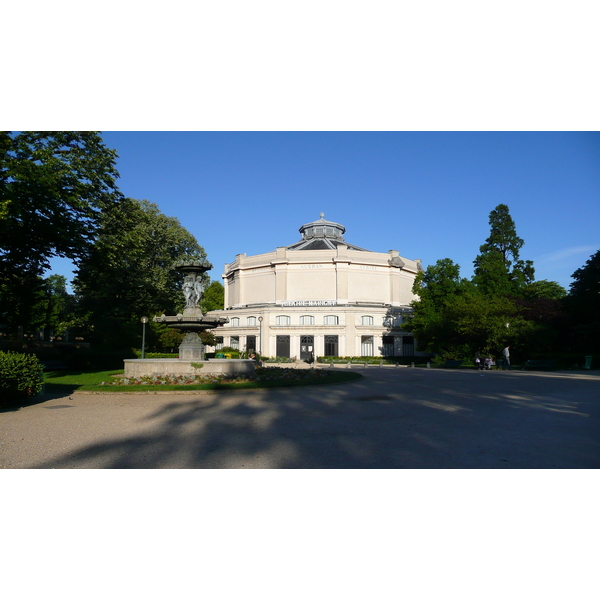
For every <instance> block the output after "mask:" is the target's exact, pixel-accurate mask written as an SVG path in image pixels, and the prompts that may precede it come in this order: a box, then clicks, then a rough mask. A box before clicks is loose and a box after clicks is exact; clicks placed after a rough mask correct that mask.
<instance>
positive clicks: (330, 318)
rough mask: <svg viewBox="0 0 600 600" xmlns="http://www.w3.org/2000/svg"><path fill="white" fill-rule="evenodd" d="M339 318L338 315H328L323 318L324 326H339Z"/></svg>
mask: <svg viewBox="0 0 600 600" xmlns="http://www.w3.org/2000/svg"><path fill="white" fill-rule="evenodd" d="M338 323H339V317H338V316H337V315H327V316H325V317H323V325H337V324H338Z"/></svg>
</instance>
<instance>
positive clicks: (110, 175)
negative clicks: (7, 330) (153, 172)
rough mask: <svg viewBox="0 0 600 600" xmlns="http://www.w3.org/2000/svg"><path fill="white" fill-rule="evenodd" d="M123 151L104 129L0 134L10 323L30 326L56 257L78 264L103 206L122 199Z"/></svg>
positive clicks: (3, 295) (4, 284)
mask: <svg viewBox="0 0 600 600" xmlns="http://www.w3.org/2000/svg"><path fill="white" fill-rule="evenodd" d="M116 157H117V155H116V152H115V151H114V150H109V149H108V148H106V147H105V146H104V144H103V142H102V138H101V137H100V136H99V135H98V133H97V132H73V131H57V132H22V133H19V134H16V135H15V134H11V133H9V132H0V282H1V284H0V312H2V313H4V315H5V318H6V320H7V322H8V325H9V327H11V328H13V329H14V328H15V327H16V326H17V325H24V326H26V327H27V326H30V325H31V323H29V322H26V319H27V316H28V315H31V314H32V303H34V302H35V301H36V296H35V290H37V288H39V281H38V279H37V278H38V277H40V276H41V275H42V274H43V272H44V271H45V270H46V269H47V268H48V267H49V259H50V258H51V257H53V256H62V257H67V258H70V259H72V260H74V261H76V262H77V261H78V260H80V259H81V258H82V257H83V256H84V255H85V254H86V252H87V251H88V249H89V247H90V245H91V244H92V243H93V241H94V239H95V236H96V232H97V227H98V223H99V218H100V214H101V211H102V210H104V209H106V208H108V207H110V206H113V205H115V204H117V203H118V201H119V200H120V197H121V196H120V193H119V192H118V190H117V187H116V183H115V182H116V179H117V178H118V176H119V175H118V173H117V171H116V168H115V161H116ZM36 282H37V283H36ZM38 291H39V290H38Z"/></svg>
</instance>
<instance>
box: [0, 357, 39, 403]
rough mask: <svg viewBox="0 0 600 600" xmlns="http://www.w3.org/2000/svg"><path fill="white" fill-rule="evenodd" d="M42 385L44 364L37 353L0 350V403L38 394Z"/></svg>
mask: <svg viewBox="0 0 600 600" xmlns="http://www.w3.org/2000/svg"><path fill="white" fill-rule="evenodd" d="M42 385H43V373H42V366H41V365H40V361H39V360H38V358H37V356H36V355H35V354H20V353H18V352H0V404H8V403H9V402H12V401H14V400H16V399H19V398H24V397H27V396H37V394H39V393H40V392H41V391H42Z"/></svg>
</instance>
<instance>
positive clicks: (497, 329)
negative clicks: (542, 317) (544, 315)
mask: <svg viewBox="0 0 600 600" xmlns="http://www.w3.org/2000/svg"><path fill="white" fill-rule="evenodd" d="M413 292H414V293H415V294H417V295H418V296H419V300H417V301H414V302H412V303H411V306H412V308H413V314H412V316H411V317H409V318H408V319H407V322H406V323H405V324H404V325H403V327H404V329H406V330H407V331H410V332H412V333H413V334H414V335H415V337H416V339H417V344H418V347H419V349H420V350H426V351H429V352H432V353H436V354H439V355H440V356H441V357H442V359H449V358H460V359H470V358H472V357H473V356H474V354H475V351H476V350H479V351H480V352H482V353H490V352H491V353H494V354H497V353H498V352H499V351H500V350H501V349H502V347H503V346H504V345H505V344H506V343H507V342H508V341H510V344H511V346H513V347H515V346H516V347H519V345H520V344H521V343H522V342H521V340H522V339H523V337H524V335H525V334H526V332H527V331H529V330H531V325H530V324H529V323H528V322H527V320H526V319H525V318H524V317H523V315H522V309H521V308H520V307H519V306H517V305H516V304H515V303H514V302H513V301H512V300H511V299H510V298H508V297H505V296H503V295H493V296H490V295H487V294H485V293H484V292H483V291H482V290H481V289H480V288H478V287H477V286H476V285H474V284H473V283H472V282H470V281H468V280H466V279H461V278H460V273H459V266H458V265H456V264H454V263H453V262H452V261H451V260H450V259H447V258H446V259H442V260H438V261H437V262H436V264H435V265H432V266H429V267H428V268H427V270H426V271H424V272H422V273H419V274H418V275H417V277H416V279H415V284H414V286H413ZM507 325H508V326H507Z"/></svg>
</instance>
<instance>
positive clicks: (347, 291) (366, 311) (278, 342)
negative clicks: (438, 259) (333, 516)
mask: <svg viewBox="0 0 600 600" xmlns="http://www.w3.org/2000/svg"><path fill="white" fill-rule="evenodd" d="M345 231H346V229H345V227H344V226H343V225H340V224H339V223H334V222H332V221H326V220H325V218H324V215H323V213H321V218H320V219H319V220H317V221H314V222H312V223H307V224H306V225H302V227H300V233H301V235H302V239H301V240H300V241H299V242H297V243H295V244H291V245H290V246H284V247H280V248H277V249H275V250H274V251H272V252H268V253H266V254H257V255H254V256H246V254H238V255H237V256H236V258H235V261H234V262H232V263H230V264H226V265H225V273H224V274H223V280H224V287H225V309H224V310H219V311H211V312H210V313H209V314H210V315H211V316H224V317H228V318H229V323H227V324H226V325H224V326H223V327H220V328H218V329H216V330H214V332H213V333H214V334H215V335H216V336H217V340H218V345H217V350H218V349H219V348H222V347H223V346H231V347H233V348H238V349H240V350H247V351H252V350H255V351H258V352H260V353H261V354H262V355H264V356H285V357H296V358H299V359H307V358H310V357H311V356H314V357H317V356H413V355H415V346H414V340H413V338H412V336H411V335H410V334H409V333H408V332H405V331H403V330H402V327H401V325H402V321H403V319H404V318H405V316H406V315H407V313H409V312H410V307H409V303H410V302H411V300H413V299H414V298H415V296H414V295H413V293H412V291H411V289H412V285H413V281H414V279H415V276H416V274H417V273H418V272H419V270H421V269H422V267H421V261H420V260H419V259H417V260H410V259H407V258H404V257H401V256H400V255H399V253H398V251H397V250H390V251H389V252H385V253H384V252H370V251H369V250H365V249H364V248H359V247H358V246H354V245H352V244H349V243H348V242H345V241H344V237H343V234H344V233H345Z"/></svg>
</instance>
